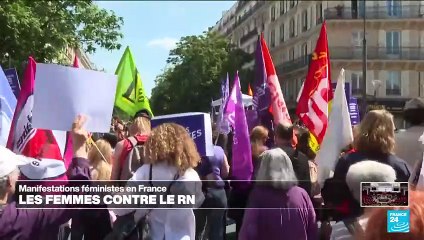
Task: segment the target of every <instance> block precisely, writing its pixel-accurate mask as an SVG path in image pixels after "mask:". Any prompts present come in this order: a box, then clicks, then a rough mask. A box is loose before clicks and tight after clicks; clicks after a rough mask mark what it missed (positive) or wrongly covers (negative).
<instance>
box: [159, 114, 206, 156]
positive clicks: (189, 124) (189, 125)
mask: <svg viewBox="0 0 424 240" xmlns="http://www.w3.org/2000/svg"><path fill="white" fill-rule="evenodd" d="M163 123H176V124H179V125H181V126H183V127H184V128H185V129H186V130H187V132H188V133H189V135H190V136H191V138H192V139H193V140H194V142H195V143H196V146H197V151H198V152H199V154H200V155H201V156H213V142H212V125H211V118H210V115H209V114H207V113H180V114H171V115H164V116H158V117H154V118H153V119H152V127H157V126H159V125H160V124H163Z"/></svg>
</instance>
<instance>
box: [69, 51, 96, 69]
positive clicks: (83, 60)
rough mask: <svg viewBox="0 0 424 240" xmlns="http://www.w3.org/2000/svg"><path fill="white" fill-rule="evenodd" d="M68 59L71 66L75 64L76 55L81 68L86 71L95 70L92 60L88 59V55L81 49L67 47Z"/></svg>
mask: <svg viewBox="0 0 424 240" xmlns="http://www.w3.org/2000/svg"><path fill="white" fill-rule="evenodd" d="M65 54H66V58H67V59H68V60H69V64H71V65H72V64H73V61H74V58H75V55H77V56H78V60H79V64H80V67H82V68H85V69H95V66H94V64H93V63H91V61H90V59H89V58H88V55H87V54H86V53H85V52H83V51H82V50H81V49H80V48H76V49H74V48H72V47H67V48H66V52H65Z"/></svg>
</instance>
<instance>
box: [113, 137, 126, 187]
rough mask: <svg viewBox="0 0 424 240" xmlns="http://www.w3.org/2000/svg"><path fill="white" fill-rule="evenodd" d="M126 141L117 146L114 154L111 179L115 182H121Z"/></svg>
mask: <svg viewBox="0 0 424 240" xmlns="http://www.w3.org/2000/svg"><path fill="white" fill-rule="evenodd" d="M124 141H125V140H122V141H120V142H119V143H118V144H116V147H115V152H114V153H113V162H112V174H111V176H110V179H111V180H112V181H113V180H119V178H120V174H121V162H120V161H121V159H120V158H121V154H122V150H123V148H124Z"/></svg>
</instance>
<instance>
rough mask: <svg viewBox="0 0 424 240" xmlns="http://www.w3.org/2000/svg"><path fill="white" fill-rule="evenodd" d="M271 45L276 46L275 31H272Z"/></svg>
mask: <svg viewBox="0 0 424 240" xmlns="http://www.w3.org/2000/svg"><path fill="white" fill-rule="evenodd" d="M271 47H275V31H274V30H272V31H271Z"/></svg>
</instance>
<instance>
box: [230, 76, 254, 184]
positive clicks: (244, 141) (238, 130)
mask: <svg viewBox="0 0 424 240" xmlns="http://www.w3.org/2000/svg"><path fill="white" fill-rule="evenodd" d="M225 116H226V117H227V119H228V121H229V123H230V125H231V126H233V128H234V137H233V156H232V177H233V179H234V180H247V181H249V180H251V178H252V174H253V164H252V153H251V148H250V138H249V131H248V129H247V121H246V115H245V112H244V106H243V100H242V93H241V87H240V80H239V77H238V72H237V73H236V78H235V80H234V85H233V88H232V90H231V95H230V97H229V99H228V102H227V106H226V108H225Z"/></svg>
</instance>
